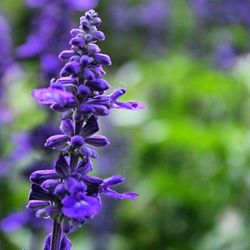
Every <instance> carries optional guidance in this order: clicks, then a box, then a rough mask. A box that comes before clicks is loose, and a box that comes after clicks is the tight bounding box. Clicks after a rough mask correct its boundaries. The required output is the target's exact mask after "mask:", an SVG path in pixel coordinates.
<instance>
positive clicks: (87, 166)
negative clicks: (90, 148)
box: [77, 157, 92, 175]
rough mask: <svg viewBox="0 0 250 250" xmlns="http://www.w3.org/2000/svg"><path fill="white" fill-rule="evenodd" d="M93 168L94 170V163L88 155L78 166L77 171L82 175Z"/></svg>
mask: <svg viewBox="0 0 250 250" xmlns="http://www.w3.org/2000/svg"><path fill="white" fill-rule="evenodd" d="M91 170H92V164H91V161H90V160H89V158H88V157H87V158H85V159H84V160H82V161H81V162H80V163H79V165H78V167H77V172H78V173H79V174H81V175H86V174H87V173H89V172H90V171H91Z"/></svg>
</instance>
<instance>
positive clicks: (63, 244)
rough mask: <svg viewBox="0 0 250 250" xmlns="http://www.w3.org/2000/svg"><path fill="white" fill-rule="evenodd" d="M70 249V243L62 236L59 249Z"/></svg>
mask: <svg viewBox="0 0 250 250" xmlns="http://www.w3.org/2000/svg"><path fill="white" fill-rule="evenodd" d="M71 247H72V243H71V242H70V240H69V239H68V238H67V236H66V235H65V234H64V235H63V237H62V242H61V248H60V250H70V249H71Z"/></svg>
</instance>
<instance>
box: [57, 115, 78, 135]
mask: <svg viewBox="0 0 250 250" xmlns="http://www.w3.org/2000/svg"><path fill="white" fill-rule="evenodd" d="M60 130H61V131H62V132H63V133H65V134H66V135H68V136H73V135H74V130H75V129H74V124H73V122H72V120H71V119H66V120H63V121H62V122H61V124H60Z"/></svg>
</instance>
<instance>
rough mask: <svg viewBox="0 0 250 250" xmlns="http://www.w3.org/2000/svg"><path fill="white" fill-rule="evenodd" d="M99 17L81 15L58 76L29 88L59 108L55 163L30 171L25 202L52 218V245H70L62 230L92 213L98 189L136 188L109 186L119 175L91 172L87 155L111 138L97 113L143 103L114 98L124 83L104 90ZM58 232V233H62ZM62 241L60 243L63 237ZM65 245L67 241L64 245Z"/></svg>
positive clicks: (52, 143)
mask: <svg viewBox="0 0 250 250" xmlns="http://www.w3.org/2000/svg"><path fill="white" fill-rule="evenodd" d="M100 24H101V20H100V18H99V17H98V15H97V13H96V12H95V11H94V10H90V11H88V12H86V14H85V16H83V17H81V19H80V26H79V28H78V29H73V30H71V35H72V38H71V40H70V45H71V48H70V49H68V50H64V51H62V52H61V53H60V55H59V58H60V59H61V60H62V61H63V62H64V63H65V65H64V66H63V68H62V70H61V71H60V78H58V79H53V80H52V81H51V83H50V87H49V88H45V89H37V90H35V91H34V92H33V97H35V98H36V99H37V100H38V102H40V103H42V104H49V105H50V108H51V109H52V110H55V111H59V112H62V115H61V124H60V130H61V132H62V133H61V134H56V135H52V136H50V137H49V138H48V139H47V141H46V143H45V146H47V147H51V148H53V149H56V150H60V151H61V154H60V156H59V157H58V159H57V161H56V163H55V166H54V169H46V170H38V171H35V172H33V173H32V174H31V177H30V181H31V183H32V185H31V190H30V195H29V200H30V201H29V203H28V205H27V207H28V208H30V209H33V210H35V211H36V216H37V217H43V218H51V219H52V220H54V229H53V235H52V236H48V237H47V238H46V240H45V248H44V249H47V248H48V247H49V246H50V245H49V244H52V245H53V246H54V244H56V246H57V247H58V249H59V247H61V248H60V249H64V248H62V244H64V243H65V244H64V245H65V249H67V247H68V246H69V244H66V243H67V240H64V238H63V237H64V236H62V234H61V230H62V231H63V235H64V234H65V233H69V232H70V231H72V230H73V229H75V228H76V227H78V226H81V225H82V224H85V223H87V222H88V221H89V220H90V219H92V218H93V217H94V216H96V215H97V214H98V213H99V211H100V209H101V195H106V196H109V197H111V198H114V199H119V200H124V199H127V200H135V199H136V197H137V196H138V194H136V193H132V192H125V193H118V192H116V191H115V190H113V189H112V188H111V186H114V185H117V184H120V183H122V182H123V181H124V178H123V177H120V176H112V177H110V178H107V179H104V180H103V179H101V178H99V177H95V176H90V175H89V172H90V171H92V169H93V167H92V163H91V161H90V157H91V158H96V157H97V152H96V150H95V149H94V147H104V146H107V145H108V144H109V141H108V139H107V138H106V137H105V136H103V135H97V134H96V133H97V132H98V131H99V126H98V116H104V115H108V114H109V110H110V109H112V108H118V109H128V110H137V109H141V108H143V105H142V104H140V103H137V102H133V101H131V102H121V101H118V99H119V98H120V97H121V96H122V95H123V94H125V92H126V89H122V88H119V89H116V90H114V91H113V92H112V93H111V94H109V95H108V94H106V91H107V90H108V89H110V88H111V86H110V84H109V83H108V82H107V81H106V80H104V79H103V75H104V74H105V71H104V70H103V68H102V67H103V66H105V65H110V64H111V59H110V57H109V56H108V55H106V54H104V53H100V48H99V47H98V46H97V45H96V43H97V42H99V41H102V40H104V38H105V36H104V34H103V33H102V32H101V31H99V30H98V29H97V26H99V25H100ZM61 236H62V237H61ZM63 242H64V243H63ZM67 245H68V246H67Z"/></svg>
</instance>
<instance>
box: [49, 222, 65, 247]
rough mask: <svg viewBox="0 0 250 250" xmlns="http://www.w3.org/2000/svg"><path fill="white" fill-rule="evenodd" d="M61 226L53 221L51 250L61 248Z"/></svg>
mask: <svg viewBox="0 0 250 250" xmlns="http://www.w3.org/2000/svg"><path fill="white" fill-rule="evenodd" d="M61 234H62V229H61V224H59V223H58V222H57V220H54V224H53V231H52V238H51V250H60V247H61Z"/></svg>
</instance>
